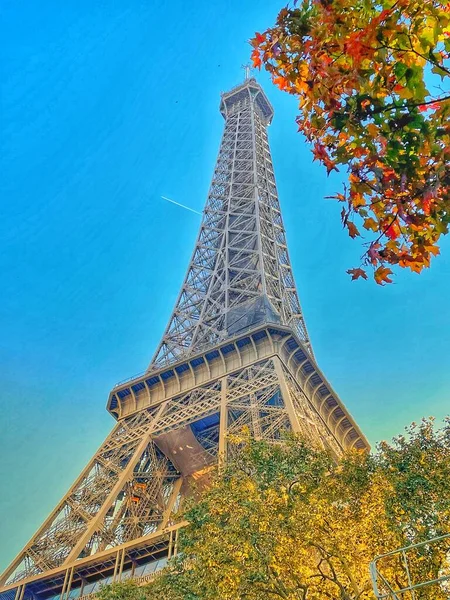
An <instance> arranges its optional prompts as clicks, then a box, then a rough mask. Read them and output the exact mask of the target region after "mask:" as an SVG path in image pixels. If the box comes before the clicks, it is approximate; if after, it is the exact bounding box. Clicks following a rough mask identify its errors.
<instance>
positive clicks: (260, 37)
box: [254, 32, 266, 44]
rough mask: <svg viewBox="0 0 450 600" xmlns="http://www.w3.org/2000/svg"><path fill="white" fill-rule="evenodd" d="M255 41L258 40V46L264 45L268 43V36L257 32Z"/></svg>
mask: <svg viewBox="0 0 450 600" xmlns="http://www.w3.org/2000/svg"><path fill="white" fill-rule="evenodd" d="M254 39H255V40H256V42H257V43H258V44H262V43H263V42H265V41H266V36H264V35H262V34H261V33H258V32H256V33H255V38H254Z"/></svg>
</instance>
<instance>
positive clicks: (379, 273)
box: [374, 267, 392, 285]
mask: <svg viewBox="0 0 450 600" xmlns="http://www.w3.org/2000/svg"><path fill="white" fill-rule="evenodd" d="M389 275H392V271H391V269H388V268H387V267H378V269H377V270H376V271H375V273H374V278H375V281H376V282H377V283H378V285H385V284H386V283H392V279H390V278H389Z"/></svg>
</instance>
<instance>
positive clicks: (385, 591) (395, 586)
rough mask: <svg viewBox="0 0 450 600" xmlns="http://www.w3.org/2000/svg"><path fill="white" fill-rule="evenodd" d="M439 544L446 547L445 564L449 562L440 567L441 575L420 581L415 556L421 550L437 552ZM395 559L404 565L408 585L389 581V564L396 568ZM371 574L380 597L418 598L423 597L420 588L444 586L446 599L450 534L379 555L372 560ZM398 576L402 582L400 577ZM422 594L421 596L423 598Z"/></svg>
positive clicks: (449, 586)
mask: <svg viewBox="0 0 450 600" xmlns="http://www.w3.org/2000/svg"><path fill="white" fill-rule="evenodd" d="M447 542H448V543H447ZM438 545H442V546H443V549H442V552H443V556H444V563H445V561H446V562H447V564H446V565H445V566H443V567H442V568H441V569H440V571H439V573H438V574H437V575H438V576H437V577H433V578H425V580H422V581H417V580H416V577H417V576H416V577H415V576H414V575H415V573H414V566H413V559H412V556H413V555H414V554H416V553H417V552H419V553H420V552H421V551H422V550H423V551H426V550H428V551H429V550H430V548H431V550H432V551H433V550H434V548H436V549H437V546H438ZM392 561H395V564H396V565H399V564H400V565H401V566H402V568H401V570H402V575H403V578H404V583H405V584H406V585H404V584H403V583H401V584H400V583H394V582H392V581H390V580H389V576H388V575H387V574H386V565H387V563H391V568H392ZM399 561H400V562H399ZM383 563H384V566H383ZM397 568H398V567H397ZM370 576H371V579H372V585H373V591H374V592H375V596H376V598H377V599H378V600H402V599H403V598H404V599H408V600H417V599H418V598H419V596H418V595H417V594H416V591H417V590H420V589H422V588H427V587H431V586H436V587H437V588H440V590H441V591H442V598H445V597H447V598H450V533H448V534H446V535H441V536H439V537H436V538H432V539H430V540H427V541H426V542H420V543H419V544H411V545H410V546H405V547H404V548H399V549H398V550H394V551H393V552H388V553H386V554H381V555H380V556H377V557H376V558H375V559H374V560H373V561H372V562H371V563H370ZM396 579H397V581H398V577H396ZM444 594H445V595H444ZM447 594H448V595H447ZM422 597H423V596H420V598H422ZM434 597H435V596H433V598H434ZM438 597H439V598H440V597H441V596H436V598H438Z"/></svg>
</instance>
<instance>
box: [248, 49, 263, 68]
mask: <svg viewBox="0 0 450 600" xmlns="http://www.w3.org/2000/svg"><path fill="white" fill-rule="evenodd" d="M251 59H252V62H253V66H254V67H255V68H258V69H260V68H261V64H262V61H261V56H260V54H259V50H258V49H257V48H255V49H254V50H253V52H252V55H251Z"/></svg>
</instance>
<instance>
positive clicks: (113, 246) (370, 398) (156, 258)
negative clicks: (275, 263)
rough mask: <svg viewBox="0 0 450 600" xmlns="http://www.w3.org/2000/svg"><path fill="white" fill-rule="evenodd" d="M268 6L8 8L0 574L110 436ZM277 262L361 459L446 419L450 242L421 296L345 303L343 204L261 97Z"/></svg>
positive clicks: (16, 0)
mask: <svg viewBox="0 0 450 600" xmlns="http://www.w3.org/2000/svg"><path fill="white" fill-rule="evenodd" d="M278 8H279V4H278V3H277V2H265V3H260V2H254V1H251V2H250V1H247V0H239V1H237V0H228V1H227V2H221V3H217V2H211V1H198V0H197V1H195V2H178V1H172V2H170V3H164V2H156V1H155V0H123V1H120V0H117V1H112V0H103V1H100V0H76V1H75V0H65V1H64V2H61V1H60V0H58V1H56V0H55V1H53V2H51V1H49V0H39V1H36V0H30V1H29V2H24V1H22V0H2V3H1V11H2V13H3V14H2V15H1V29H2V31H1V32H0V34H1V37H2V40H3V42H2V46H3V48H2V50H3V57H2V61H1V62H2V67H1V68H2V71H3V72H2V74H1V81H2V100H1V102H2V106H1V132H0V138H1V144H2V147H1V163H2V164H1V173H2V176H1V190H0V194H1V196H0V197H1V199H2V200H1V208H0V210H1V215H0V236H1V248H2V252H1V254H0V269H1V273H2V278H1V279H2V294H1V300H0V332H1V346H0V377H1V390H2V398H1V401H2V411H1V426H0V452H1V462H0V481H1V489H2V492H1V495H0V567H3V566H6V563H7V562H9V560H10V559H12V558H13V555H15V554H16V553H17V552H18V551H19V549H20V548H21V547H22V545H23V544H24V543H25V542H27V541H28V539H29V537H30V536H31V535H32V534H33V533H34V531H35V530H36V528H37V527H38V526H39V525H40V523H41V521H42V520H43V519H44V518H45V517H46V516H47V514H48V512H49V511H50V510H51V509H52V508H53V507H54V505H55V504H56V503H57V501H58V500H59V499H60V497H61V496H62V495H63V494H64V492H65V491H66V490H67V488H68V487H69V485H70V484H71V483H72V481H73V480H74V479H75V477H76V476H77V475H78V473H79V471H80V470H81V468H82V467H83V466H84V464H85V463H86V462H87V460H88V459H89V458H90V456H91V455H92V454H93V453H94V452H95V450H96V448H97V447H98V446H99V445H100V443H101V442H102V440H103V438H104V437H105V436H106V435H107V433H108V431H109V430H110V428H111V426H112V418H111V417H110V416H109V415H108V414H107V413H106V411H105V408H104V407H105V403H106V400H107V396H108V393H109V391H110V388H111V387H112V386H113V385H114V384H115V383H116V382H117V381H119V380H122V379H125V378H126V377H128V376H131V375H133V374H135V373H138V372H140V371H142V370H144V369H145V368H146V366H147V364H148V362H149V360H150V358H151V356H152V354H153V351H154V349H155V347H156V345H157V343H158V341H159V338H160V336H161V334H162V331H163V328H164V327H165V325H166V321H167V319H168V317H169V314H170V311H171V309H172V307H173V304H174V302H175V299H176V296H177V293H178V290H179V287H180V285H181V283H182V279H183V277H184V273H185V269H186V267H187V263H188V261H189V257H190V254H191V251H192V247H193V244H194V241H195V237H196V234H197V230H198V226H199V222H200V217H199V215H196V214H194V213H192V212H188V211H185V210H183V209H181V208H178V207H176V206H174V205H171V204H169V203H167V202H165V201H163V200H161V198H160V197H161V195H164V196H168V197H170V198H173V199H174V200H176V201H178V202H181V203H184V204H188V205H189V206H191V207H193V208H194V209H196V210H201V209H202V207H203V204H204V201H205V199H206V194H207V190H208V187H209V182H210V177H211V174H212V170H213V165H214V161H215V158H216V155H217V151H218V147H219V141H220V136H221V132H222V127H223V119H222V117H221V116H220V114H219V111H218V105H219V97H220V92H221V91H226V90H227V89H229V88H230V87H232V86H234V85H236V84H237V83H239V82H240V80H241V79H242V71H241V70H240V66H241V64H242V63H244V62H246V61H247V60H248V55H249V47H248V45H247V43H246V40H247V39H248V38H249V37H250V36H251V35H252V34H253V33H254V32H255V30H261V29H264V27H265V26H267V25H269V24H271V22H272V21H273V19H274V17H275V14H276V12H277V9H278ZM259 81H260V82H261V83H262V84H263V85H264V88H265V90H266V93H267V95H268V96H269V98H270V100H271V102H272V103H273V106H274V108H275V118H274V121H273V124H272V126H271V127H270V132H269V133H270V142H271V148H272V153H273V160H274V165H275V173H276V176H277V181H278V190H279V196H280V201H281V205H282V210H283V215H284V219H285V225H286V229H287V236H288V243H289V247H290V252H291V258H292V262H293V268H294V272H295V276H296V280H297V284H298V289H299V294H300V298H301V302H302V305H303V309H304V313H305V318H306V321H307V325H308V328H309V332H310V335H311V338H312V343H313V346H314V349H315V353H316V356H317V359H318V362H319V364H320V367H321V369H322V370H323V371H324V372H325V374H326V375H327V376H328V378H329V380H330V381H331V383H332V385H333V386H334V388H335V389H336V390H337V392H338V393H339V394H340V396H341V398H342V399H343V401H344V403H345V404H346V405H347V406H348V408H349V409H350V410H351V412H352V414H353V416H354V417H355V418H356V420H357V421H358V423H359V425H360V426H361V428H362V430H363V431H364V432H365V433H366V435H367V436H368V438H369V440H370V441H371V442H372V443H374V442H375V441H376V440H378V439H381V438H390V437H392V436H393V435H394V434H396V433H399V432H401V430H402V428H403V427H404V426H405V425H406V424H408V423H410V422H411V421H413V420H419V419H420V418H421V417H422V416H424V415H435V416H436V417H438V418H442V417H443V416H444V415H445V414H446V413H448V412H449V407H450V402H449V396H450V302H449V293H450V240H449V239H446V240H445V242H444V243H443V244H442V247H441V249H442V256H441V257H439V258H438V259H436V260H435V261H434V263H433V266H432V269H431V270H429V271H427V272H425V273H423V274H422V275H420V276H417V275H415V274H409V273H406V272H405V273H401V274H400V275H399V276H397V277H396V279H395V285H392V286H389V287H386V288H381V287H378V286H376V285H375V284H374V283H372V282H357V283H352V282H350V280H349V277H348V276H347V275H346V273H345V270H346V269H347V268H350V267H354V266H358V264H359V256H360V254H361V247H360V245H359V244H358V243H357V242H353V241H351V240H350V239H349V238H348V236H347V234H346V233H345V232H344V231H343V230H342V228H341V225H340V221H339V211H340V207H339V206H338V205H337V204H335V203H334V202H333V201H330V200H324V199H323V198H324V196H327V195H330V194H332V193H333V192H335V191H340V186H341V176H340V175H333V176H331V177H330V178H328V179H327V177H326V175H325V173H324V170H323V169H322V168H320V167H319V166H317V164H316V163H314V164H313V163H312V157H311V154H310V152H309V149H308V147H307V146H306V145H305V143H304V142H303V140H302V138H301V137H300V135H299V134H297V133H296V129H297V128H296V125H295V122H294V118H295V114H296V106H295V100H294V99H293V98H292V97H290V96H288V95H286V94H283V93H282V92H279V91H278V90H277V89H275V88H273V87H272V86H271V84H270V83H269V82H268V80H267V77H266V76H265V75H264V74H262V75H261V76H260V77H259Z"/></svg>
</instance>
